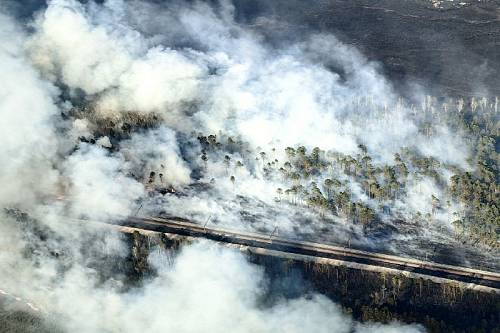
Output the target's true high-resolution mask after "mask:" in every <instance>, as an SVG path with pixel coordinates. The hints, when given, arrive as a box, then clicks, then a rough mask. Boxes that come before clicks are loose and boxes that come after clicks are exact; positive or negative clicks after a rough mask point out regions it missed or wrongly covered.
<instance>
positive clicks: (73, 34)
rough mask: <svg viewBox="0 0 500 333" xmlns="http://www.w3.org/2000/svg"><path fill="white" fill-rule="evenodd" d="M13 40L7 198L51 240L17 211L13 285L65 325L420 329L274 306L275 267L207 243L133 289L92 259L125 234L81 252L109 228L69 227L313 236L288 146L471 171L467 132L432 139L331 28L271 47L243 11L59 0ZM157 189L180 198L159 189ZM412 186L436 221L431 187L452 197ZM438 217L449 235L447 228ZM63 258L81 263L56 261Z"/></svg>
mask: <svg viewBox="0 0 500 333" xmlns="http://www.w3.org/2000/svg"><path fill="white" fill-rule="evenodd" d="M13 8H14V9H13ZM7 10H10V11H12V10H18V9H16V8H15V6H14V7H7ZM0 29H1V31H0V37H1V41H2V45H1V48H0V71H1V73H2V78H3V80H4V81H5V84H4V85H2V86H1V87H0V93H1V95H2V96H4V97H3V98H2V99H1V101H0V112H1V119H2V120H3V121H2V122H1V123H0V128H1V130H2V134H3V135H4V138H5V140H4V142H2V144H1V145H0V162H1V163H0V171H1V172H0V180H1V182H2V184H3V185H2V187H1V188H0V203H1V205H2V206H3V207H7V208H15V209H19V210H21V211H25V212H28V213H29V215H30V216H33V217H34V218H35V219H33V220H29V221H30V222H29V223H31V224H34V225H37V224H41V225H42V228H48V229H47V231H46V232H47V233H48V235H49V236H47V237H44V238H42V239H38V240H37V238H36V237H37V236H36V232H35V233H34V234H33V233H28V234H27V235H28V236H26V235H25V234H24V233H23V232H24V231H19V230H18V229H16V228H18V226H16V224H15V222H14V221H13V219H12V218H11V217H9V216H8V214H7V216H3V217H2V218H3V221H2V222H3V223H2V244H1V245H2V247H3V248H4V249H5V251H2V259H1V261H0V263H1V265H2V268H5V270H4V271H5V272H7V274H3V275H2V277H1V281H2V286H7V287H8V288H9V289H10V290H14V291H15V292H16V293H20V294H23V296H24V297H26V298H28V299H32V300H33V302H35V303H36V304H40V306H41V307H42V308H44V309H45V310H46V312H44V313H47V314H50V315H55V316H56V318H57V320H56V321H57V322H56V324H57V325H60V326H61V327H62V329H63V330H66V331H82V332H89V331H129V332H136V331H138V330H140V329H146V330H150V331H163V330H178V331H185V332H193V331H199V330H201V329H202V328H203V329H205V330H208V331H220V330H221V329H224V328H227V329H232V330H235V329H239V330H240V331H242V332H247V331H259V332H261V331H312V330H314V331H326V330H328V331H330V330H332V329H333V330H338V331H339V332H344V331H345V332H350V331H353V330H355V331H359V332H363V331H369V330H374V329H380V330H387V331H390V330H397V331H401V330H405V329H407V330H409V331H421V330H422V329H421V328H419V327H406V326H405V327H403V326H398V325H397V324H394V325H392V326H383V327H382V326H381V327H378V326H377V327H374V326H372V325H370V326H365V325H362V324H357V323H354V322H353V321H352V319H350V318H349V317H348V316H347V315H344V314H342V312H341V311H340V310H339V308H338V307H337V306H336V305H335V304H333V303H331V302H330V301H328V300H326V299H325V298H324V297H322V296H319V295H314V294H313V295H311V296H309V297H308V298H303V297H299V298H296V299H293V300H283V301H280V302H278V303H277V304H274V305H272V306H271V307H267V308H263V307H261V306H260V304H259V297H261V296H262V295H263V294H264V293H265V292H266V286H265V284H266V279H265V277H264V276H263V274H262V272H261V271H260V270H259V269H258V268H256V267H254V266H252V265H251V264H249V263H248V262H246V261H245V259H244V258H243V257H242V256H241V255H239V254H236V253H235V252H232V251H229V250H224V249H221V248H218V247H217V246H215V245H212V244H208V243H202V244H197V245H194V246H193V247H187V248H185V249H183V251H182V252H181V254H180V255H179V256H178V257H177V258H176V259H175V261H174V263H173V265H165V264H163V265H162V264H159V262H161V260H159V259H158V258H152V261H153V262H156V265H157V269H158V275H157V276H156V277H154V278H152V279H151V281H147V282H145V284H144V286H143V287H141V288H139V289H133V290H127V289H126V288H125V290H124V289H123V285H121V284H120V282H119V281H118V282H117V281H114V280H113V279H105V280H104V281H102V280H100V279H97V278H96V267H99V263H100V261H99V260H93V259H92V258H94V257H96V256H97V258H101V257H102V256H103V253H104V254H105V255H110V256H111V255H119V253H121V252H122V251H123V250H124V249H123V243H122V242H120V239H119V237H118V236H116V235H112V234H109V235H108V234H106V235H107V236H109V237H104V240H102V237H101V238H99V239H101V240H100V241H99V242H96V244H92V242H91V241H87V242H85V243H82V239H86V240H88V239H89V237H88V234H89V233H90V234H91V235H92V234H93V233H97V234H100V231H98V230H97V231H96V230H95V229H94V228H93V227H91V226H90V224H89V225H85V224H84V230H83V231H82V229H81V227H79V228H77V227H75V225H74V224H71V223H69V222H67V221H66V220H65V218H61V216H66V217H67V218H84V219H95V220H104V221H105V220H109V219H119V218H121V217H124V216H127V215H130V214H134V213H137V212H138V211H141V213H143V214H158V213H160V212H164V213H170V214H175V215H181V216H184V217H190V218H193V219H195V220H198V221H204V220H206V218H207V217H209V216H212V217H213V219H214V221H213V222H212V223H219V224H226V225H228V226H230V227H232V228H248V229H252V230H254V229H259V230H264V231H265V230H268V229H269V228H271V229H272V228H273V227H274V226H275V225H279V227H280V232H282V231H283V232H286V234H287V235H288V236H290V237H297V236H298V234H299V233H309V235H313V236H314V235H315V234H317V231H318V229H320V228H321V226H319V227H318V225H317V220H318V219H317V216H318V215H317V213H315V212H306V213H300V212H298V211H302V210H303V209H302V208H301V207H295V206H293V205H289V204H287V203H285V202H284V200H283V201H282V200H281V199H280V198H278V200H276V196H277V195H276V188H277V187H279V186H283V180H282V179H280V178H279V177H278V176H273V175H271V176H269V175H267V174H266V171H265V168H264V167H263V165H264V163H263V161H264V160H265V159H271V157H272V158H273V159H276V160H278V159H279V160H284V159H285V152H284V149H285V148H286V147H288V146H297V145H304V146H306V147H308V148H312V147H315V146H318V147H319V148H321V149H322V150H325V151H331V152H340V153H345V154H356V153H359V151H360V148H359V147H360V145H364V146H366V147H367V148H366V149H367V151H369V152H370V154H371V155H372V156H373V158H374V160H375V161H376V162H377V163H393V162H392V156H393V155H394V153H396V152H397V151H398V150H399V149H400V148H401V147H403V146H407V147H412V148H413V149H415V150H417V151H419V152H420V153H421V154H424V155H426V156H431V157H434V158H436V159H438V160H439V161H441V162H442V163H444V164H452V165H454V166H456V167H458V168H462V169H468V168H470V166H469V165H468V162H467V157H468V154H469V151H468V147H467V146H466V145H464V144H463V143H462V141H461V140H460V133H457V134H452V133H450V132H449V131H447V129H446V128H445V127H440V128H438V130H437V131H436V136H435V137H433V138H432V139H429V138H428V137H426V136H425V135H422V133H421V132H419V130H418V126H417V125H418V123H419V119H418V118H414V117H413V118H412V117H410V115H411V114H412V109H411V108H409V107H408V106H407V105H405V104H404V103H399V102H398V96H397V94H396V93H395V92H394V91H393V88H392V87H391V84H390V83H389V82H387V80H386V79H385V78H384V77H383V75H381V74H380V72H379V68H378V65H377V64H376V63H373V62H370V61H368V60H366V59H365V58H364V57H363V55H362V54H360V53H359V52H358V51H357V50H356V49H355V48H353V47H350V46H347V45H345V44H343V43H341V42H340V41H339V40H338V39H337V38H335V36H332V35H325V34H309V35H307V34H305V35H304V38H303V39H301V40H299V41H297V42H294V43H292V44H290V45H286V46H284V47H279V48H277V47H273V46H270V45H268V44H266V43H265V41H264V37H263V36H262V35H260V34H259V33H258V32H256V31H254V30H252V29H249V28H248V27H245V26H242V25H240V24H238V23H237V22H235V20H234V7H233V5H232V4H231V3H230V2H228V1H222V2H218V3H216V4H207V3H203V2H182V1H174V2H169V3H167V4H158V3H155V2H145V1H130V2H125V1H119V0H110V1H105V2H102V3H101V2H99V3H97V2H93V1H89V2H85V3H80V2H77V1H72V0H53V1H48V2H47V4H46V6H42V8H40V10H39V11H37V12H36V13H34V14H33V15H32V19H27V18H26V15H24V16H23V18H22V19H20V20H18V21H16V19H14V18H12V17H10V16H8V15H7V14H2V16H1V21H0ZM333 69H339V70H338V71H335V70H333ZM386 105H387V106H390V107H386ZM429 108H430V107H429ZM366 109H372V110H374V113H373V114H369V113H366V114H364V113H362V110H366ZM354 111H356V112H354ZM379 116H383V117H379ZM193 132H194V134H193ZM200 132H201V133H215V134H217V136H218V138H219V141H220V138H225V139H227V141H228V142H229V137H233V138H237V140H238V142H241V144H238V145H237V147H236V148H235V147H233V146H231V144H228V146H227V147H225V148H227V152H224V151H215V150H214V151H209V152H208V153H206V155H207V156H209V158H208V160H206V161H204V160H203V159H200V156H203V150H204V146H203V142H200V140H198V139H197V137H198V135H199V133H200ZM201 141H203V140H201ZM442 142H446V143H447V144H446V146H444V145H442V144H441V143H442ZM271 147H272V148H271ZM262 152H264V153H265V154H261V153H262ZM225 154H228V155H226V156H228V157H229V158H226V157H225ZM256 155H257V156H260V159H259V160H255V156H256ZM236 161H241V162H243V163H242V166H240V167H238V168H236V166H237V162H236ZM331 172H332V173H334V174H338V176H339V177H344V178H343V179H342V181H343V182H344V184H345V185H343V186H346V187H347V188H349V189H350V191H351V192H352V196H353V197H355V198H356V199H359V200H361V201H364V202H366V203H367V205H372V204H373V203H372V202H371V201H370V198H368V197H367V196H366V194H364V193H363V191H362V190H361V189H360V187H359V185H357V184H356V183H355V182H351V178H350V177H349V176H343V175H341V174H340V173H339V171H338V170H332V171H331ZM442 172H443V173H445V172H446V171H442ZM160 174H161V176H160ZM231 175H233V177H234V178H231V177H230V176H231ZM319 177H320V179H323V178H326V175H320V176H319ZM153 178H154V179H153ZM157 182H161V183H162V184H168V185H169V186H173V187H174V188H175V189H176V191H177V192H179V193H180V194H181V195H171V196H166V195H165V194H162V193H159V192H158V191H155V186H156V185H157V184H156V183H157ZM420 184H424V185H425V186H423V188H424V189H423V190H422V186H420ZM414 187H415V188H418V190H415V191H410V195H409V196H408V197H405V198H400V199H399V200H398V201H397V202H396V204H395V205H394V211H395V212H397V213H398V214H399V216H410V215H411V214H412V210H413V209H416V208H415V207H418V209H423V210H429V211H430V209H431V204H430V203H429V202H428V201H429V198H428V197H429V194H431V193H433V194H435V195H439V193H438V192H439V188H438V187H437V186H436V184H434V181H433V180H431V179H427V178H426V179H423V180H422V179H415V180H414ZM423 193H424V194H423ZM442 195H443V196H444V195H445V194H442ZM424 196H425V198H424ZM422 206H423V208H422ZM452 209H454V207H453V206H450V210H452ZM242 212H243V214H242ZM245 212H246V213H247V214H248V215H250V217H251V218H250V220H251V221H253V223H248V219H246V220H245V219H244V218H243V217H242V215H245ZM304 216H305V217H306V218H307V220H308V221H309V224H307V223H303V222H304ZM328 218H330V219H331V220H332V221H334V222H335V223H337V224H336V226H337V229H336V231H335V234H336V237H340V238H345V237H344V235H347V233H348V232H351V233H352V232H353V230H354V233H355V234H356V235H358V237H359V238H360V241H359V243H360V244H369V245H370V244H372V240H370V239H367V238H366V237H365V236H364V235H363V232H362V231H361V230H359V229H360V227H359V226H356V225H353V224H345V223H344V222H343V221H341V220H342V219H340V218H338V217H336V216H329V217H328ZM436 219H437V220H438V223H441V224H442V225H444V226H445V227H446V223H447V221H446V219H445V218H439V216H438V217H437V218H436ZM387 220H388V221H387V223H388V224H391V223H392V222H391V221H390V219H387ZM44 230H45V229H44ZM84 236H85V237H84ZM432 236H433V235H431V237H432ZM53 239H55V240H53ZM96 239H97V237H96ZM344 240H345V239H344ZM47 242H48V245H47V246H46V245H43V244H44V243H47ZM51 242H54V246H52V243H51ZM30 244H37V246H36V247H35V248H36V249H37V251H35V253H36V255H35V258H33V256H26V248H28V249H31V250H33V249H32V248H30ZM40 247H41V248H42V249H43V248H46V247H47V248H48V249H53V248H54V247H55V248H56V249H58V250H57V251H56V252H54V251H53V250H47V251H43V250H39V248H40ZM61 249H63V250H64V251H63V252H64V253H66V255H64V256H60V255H56V254H58V253H59V252H58V251H62V250H61ZM28 252H29V251H28ZM158 260H159V261H158ZM35 284H36V286H34V287H33V288H26V286H30V285H35ZM304 313H306V314H307V316H306V317H304ZM51 318H52V317H51Z"/></svg>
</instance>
